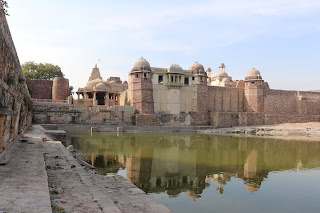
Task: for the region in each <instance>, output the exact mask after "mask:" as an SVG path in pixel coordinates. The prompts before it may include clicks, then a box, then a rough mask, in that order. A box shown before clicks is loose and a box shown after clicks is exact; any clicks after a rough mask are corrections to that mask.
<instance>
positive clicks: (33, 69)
mask: <svg viewBox="0 0 320 213" xmlns="http://www.w3.org/2000/svg"><path fill="white" fill-rule="evenodd" d="M21 67H22V71H23V74H24V75H25V76H27V77H29V78H31V79H47V80H52V79H54V78H55V77H64V74H63V73H62V71H61V68H60V67H59V66H58V65H53V64H49V63H45V64H42V63H40V64H37V63H35V62H34V61H28V62H26V63H24V64H22V65H21Z"/></svg>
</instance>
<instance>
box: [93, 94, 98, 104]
mask: <svg viewBox="0 0 320 213" xmlns="http://www.w3.org/2000/svg"><path fill="white" fill-rule="evenodd" d="M92 104H93V105H98V101H97V93H96V92H93V101H92Z"/></svg>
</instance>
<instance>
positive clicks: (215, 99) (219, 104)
mask: <svg viewBox="0 0 320 213" xmlns="http://www.w3.org/2000/svg"><path fill="white" fill-rule="evenodd" d="M243 98H244V89H243V88H235V87H216V86H208V108H209V110H210V111H214V112H243Z"/></svg>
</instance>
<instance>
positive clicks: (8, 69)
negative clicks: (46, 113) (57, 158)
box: [0, 3, 32, 154]
mask: <svg viewBox="0 0 320 213" xmlns="http://www.w3.org/2000/svg"><path fill="white" fill-rule="evenodd" d="M25 81H26V79H25V77H24V75H23V72H22V69H21V66H20V61H19V58H18V56H17V53H16V49H15V47H14V43H13V40H12V37H11V34H10V30H9V26H8V23H7V20H6V17H5V14H4V12H3V7H2V4H1V3H0V154H1V153H2V154H4V153H3V152H4V151H5V150H6V149H7V148H8V146H9V145H10V144H11V142H12V141H14V140H15V139H16V138H17V137H19V135H20V134H21V133H22V132H23V131H24V130H25V129H26V127H27V126H28V125H29V124H30V123H31V112H30V109H31V104H32V103H31V100H30V95H29V92H28V88H27V85H26V82H25Z"/></svg>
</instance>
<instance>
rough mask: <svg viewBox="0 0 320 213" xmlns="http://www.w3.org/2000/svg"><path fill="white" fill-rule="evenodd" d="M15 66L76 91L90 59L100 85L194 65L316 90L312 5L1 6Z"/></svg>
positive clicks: (318, 44) (298, 0) (39, 2)
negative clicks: (48, 75) (39, 71)
mask: <svg viewBox="0 0 320 213" xmlns="http://www.w3.org/2000/svg"><path fill="white" fill-rule="evenodd" d="M8 2H9V7H10V8H9V13H10V16H9V17H8V22H9V26H10V30H11V33H12V37H13V39H14V42H15V46H16V49H17V52H18V55H19V58H20V61H21V62H22V63H23V62H26V61H35V62H48V63H53V64H57V65H59V66H61V68H62V71H63V72H64V73H65V75H66V77H67V78H69V79H70V84H71V85H73V86H74V87H75V88H76V89H77V88H78V87H84V86H85V83H86V82H87V80H88V78H89V75H90V72H91V69H92V67H93V66H94V64H95V63H97V62H98V59H101V62H100V63H99V64H98V66H99V68H100V72H101V75H102V77H103V79H104V80H106V79H107V78H108V77H109V76H120V77H121V79H122V80H127V79H128V72H129V71H130V69H131V68H132V65H133V64H134V62H135V61H136V60H137V59H138V58H140V57H141V56H143V57H144V58H146V59H147V60H148V61H149V62H150V64H151V66H157V67H168V66H169V65H170V64H179V65H181V66H182V67H183V68H184V69H188V67H189V66H190V65H191V64H192V63H193V62H194V61H198V62H199V63H202V64H203V65H204V66H205V68H207V67H208V66H209V67H211V69H212V70H213V72H217V71H218V66H219V63H220V62H224V63H225V64H226V71H227V73H228V74H229V75H230V76H232V78H233V79H244V77H245V75H246V73H247V71H248V70H249V69H251V68H252V67H255V68H257V69H259V70H260V71H261V75H262V77H263V78H264V79H265V80H266V81H268V82H269V85H270V87H271V88H274V89H297V90H312V89H320V84H319V80H320V0H242V1H239V0H223V1H222V0H220V1H210V0H204V1H191V0H183V1H182V0H175V1H174V0H170V1H169V0H168V1H167V0H161V1H156V2H155V1H151V0H149V1H139V0H131V1H121V0H118V1H114V0H113V1H111V0H110V1H109V0H91V1H85V0H27V1H26V0H9V1H8Z"/></svg>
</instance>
